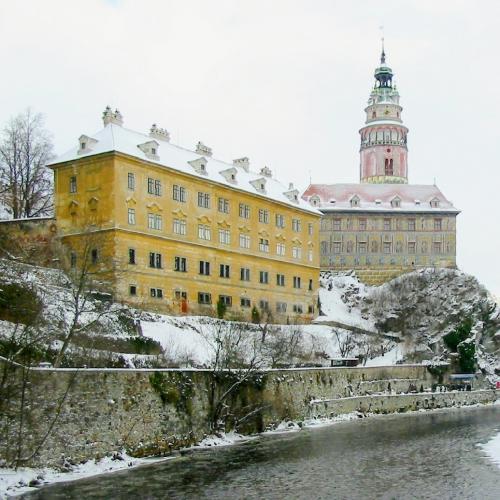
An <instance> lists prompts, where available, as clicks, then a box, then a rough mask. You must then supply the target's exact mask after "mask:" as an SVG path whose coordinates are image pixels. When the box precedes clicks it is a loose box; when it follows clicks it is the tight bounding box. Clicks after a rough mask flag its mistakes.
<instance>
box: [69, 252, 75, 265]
mask: <svg viewBox="0 0 500 500" xmlns="http://www.w3.org/2000/svg"><path fill="white" fill-rule="evenodd" d="M69 260H70V265H71V267H72V268H75V267H76V253H75V252H71V253H70V255H69Z"/></svg>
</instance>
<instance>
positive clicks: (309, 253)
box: [307, 250, 313, 262]
mask: <svg viewBox="0 0 500 500" xmlns="http://www.w3.org/2000/svg"><path fill="white" fill-rule="evenodd" d="M307 260H308V261H309V262H312V261H313V251H312V250H308V251H307Z"/></svg>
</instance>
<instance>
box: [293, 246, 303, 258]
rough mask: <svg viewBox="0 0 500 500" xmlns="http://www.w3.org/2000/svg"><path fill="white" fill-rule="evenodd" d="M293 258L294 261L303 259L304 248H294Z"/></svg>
mask: <svg viewBox="0 0 500 500" xmlns="http://www.w3.org/2000/svg"><path fill="white" fill-rule="evenodd" d="M292 257H293V258H294V259H301V258H302V248H300V247H292Z"/></svg>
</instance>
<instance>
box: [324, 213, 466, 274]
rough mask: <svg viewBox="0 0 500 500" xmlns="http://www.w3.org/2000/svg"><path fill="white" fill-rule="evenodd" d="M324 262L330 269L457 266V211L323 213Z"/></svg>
mask: <svg viewBox="0 0 500 500" xmlns="http://www.w3.org/2000/svg"><path fill="white" fill-rule="evenodd" d="M320 259H321V260H320V264H321V268H322V269H324V270H326V269H333V270H336V269H339V270H340V269H360V270H364V269H374V270H376V269H391V268H393V269H406V270H407V269H412V268H415V267H429V266H436V267H455V266H456V215H455V214H453V215H449V214H446V213H439V214H436V213H433V214H422V213H413V214H412V213H407V214H403V213H399V214H397V215H396V214H390V213H370V212H366V213H355V214H354V213H348V212H335V213H331V212H330V213H328V212H327V213H324V214H323V217H322V219H321V225H320Z"/></svg>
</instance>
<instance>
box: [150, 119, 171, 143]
mask: <svg viewBox="0 0 500 500" xmlns="http://www.w3.org/2000/svg"><path fill="white" fill-rule="evenodd" d="M149 137H152V138H153V139H158V140H159V141H165V142H170V134H169V133H168V130H167V129H165V128H160V127H157V126H156V123H153V125H151V128H150V129H149Z"/></svg>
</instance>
